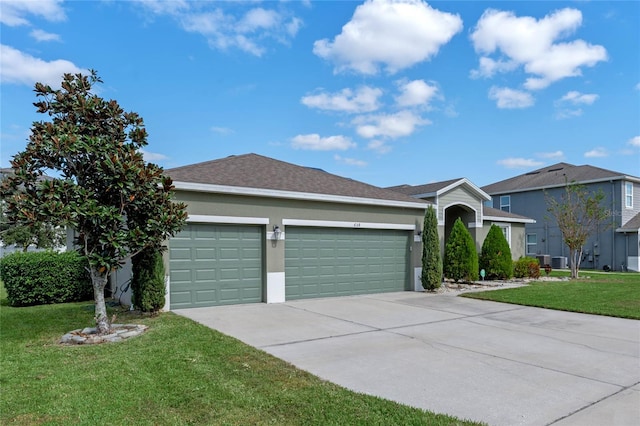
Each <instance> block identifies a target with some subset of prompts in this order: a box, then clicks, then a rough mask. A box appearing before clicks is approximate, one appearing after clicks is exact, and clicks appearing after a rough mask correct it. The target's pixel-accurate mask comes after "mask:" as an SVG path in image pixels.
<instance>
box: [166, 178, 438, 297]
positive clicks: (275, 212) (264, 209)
mask: <svg viewBox="0 0 640 426" xmlns="http://www.w3.org/2000/svg"><path fill="white" fill-rule="evenodd" d="M175 200H176V201H181V202H184V203H186V204H187V213H188V214H189V216H190V217H191V220H190V221H191V222H192V223H198V222H203V220H201V219H206V220H207V221H209V219H211V223H225V220H226V219H228V220H229V221H230V222H227V223H234V222H233V221H234V220H238V219H241V218H255V219H263V220H264V219H266V220H267V224H266V225H264V224H261V226H263V227H264V231H265V245H264V249H265V256H264V262H265V263H264V270H265V274H266V277H265V282H266V284H267V287H269V286H270V282H271V283H273V282H275V281H277V280H281V279H282V280H283V279H284V270H285V268H284V258H285V251H284V247H285V245H286V233H287V226H286V225H285V222H286V221H318V222H317V223H315V224H316V225H317V226H325V227H327V226H328V227H344V228H370V227H376V228H377V229H385V226H386V225H388V226H387V229H394V226H395V227H396V229H397V227H398V226H402V227H403V228H411V229H406V232H407V233H408V234H409V235H410V241H412V243H411V246H410V247H409V249H410V250H411V255H410V256H409V258H410V265H409V271H410V280H409V282H410V288H409V289H413V288H415V285H416V283H415V269H416V268H419V267H420V266H421V265H420V264H421V249H422V244H421V242H420V240H419V239H418V238H415V237H414V235H416V234H417V233H418V232H419V231H421V230H422V223H423V219H424V209H426V207H427V205H426V204H425V205H424V208H422V207H420V208H412V207H390V206H378V205H362V204H347V203H339V202H325V201H309V200H293V199H283V198H273V197H260V196H249V195H235V194H218V193H206V192H196V191H184V190H179V191H176V197H175ZM194 217H195V219H196V220H193V219H194ZM214 217H215V218H214ZM221 218H222V219H221ZM218 219H221V220H218ZM275 225H277V226H279V227H280V230H281V231H283V234H282V235H281V236H280V239H279V240H278V241H275V240H274V239H273V233H272V230H273V227H274V226H275ZM305 226H306V225H305ZM168 244H170V242H168ZM168 270H169V269H168V268H167V271H168ZM269 291H270V290H269V288H267V289H266V291H265V301H269V300H267V299H269V298H270V297H272V296H270V293H269ZM278 297H280V296H278ZM282 297H283V296H282Z"/></svg>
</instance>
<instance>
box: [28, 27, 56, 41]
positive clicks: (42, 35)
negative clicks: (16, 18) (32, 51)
mask: <svg viewBox="0 0 640 426" xmlns="http://www.w3.org/2000/svg"><path fill="white" fill-rule="evenodd" d="M29 35H30V36H31V37H33V38H34V39H36V40H37V41H60V36H59V35H58V34H53V33H48V32H46V31H43V30H37V29H36V30H33V31H31V32H30V33H29Z"/></svg>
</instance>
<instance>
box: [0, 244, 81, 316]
mask: <svg viewBox="0 0 640 426" xmlns="http://www.w3.org/2000/svg"><path fill="white" fill-rule="evenodd" d="M86 267H87V260H86V259H85V258H84V257H82V256H80V255H79V254H78V253H76V252H65V253H57V252H53V251H45V252H34V253H21V252H18V253H12V254H10V255H7V256H5V257H3V258H2V259H0V277H1V278H2V281H3V282H4V287H5V289H6V290H7V299H8V301H9V304H10V305H11V306H32V305H46V304H51V303H66V302H78V301H85V300H91V299H93V286H92V285H91V277H90V276H89V272H88V271H87V269H86Z"/></svg>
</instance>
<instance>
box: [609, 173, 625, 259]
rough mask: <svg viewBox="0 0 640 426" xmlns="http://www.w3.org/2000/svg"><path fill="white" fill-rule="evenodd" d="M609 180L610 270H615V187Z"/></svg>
mask: <svg viewBox="0 0 640 426" xmlns="http://www.w3.org/2000/svg"><path fill="white" fill-rule="evenodd" d="M610 182H611V220H612V222H613V223H611V270H612V271H615V270H616V224H615V220H616V216H615V214H616V211H615V206H616V205H615V199H616V197H615V194H616V187H615V183H614V182H613V180H611V181H610ZM620 214H622V209H620Z"/></svg>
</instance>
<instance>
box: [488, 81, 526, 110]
mask: <svg viewBox="0 0 640 426" xmlns="http://www.w3.org/2000/svg"><path fill="white" fill-rule="evenodd" d="M489 99H492V100H494V101H496V104H497V106H498V108H501V109H515V108H528V107H530V106H532V105H533V104H534V103H535V101H534V99H533V96H532V95H531V93H528V92H524V91H522V90H514V89H509V88H508V87H496V86H493V87H491V89H489Z"/></svg>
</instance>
